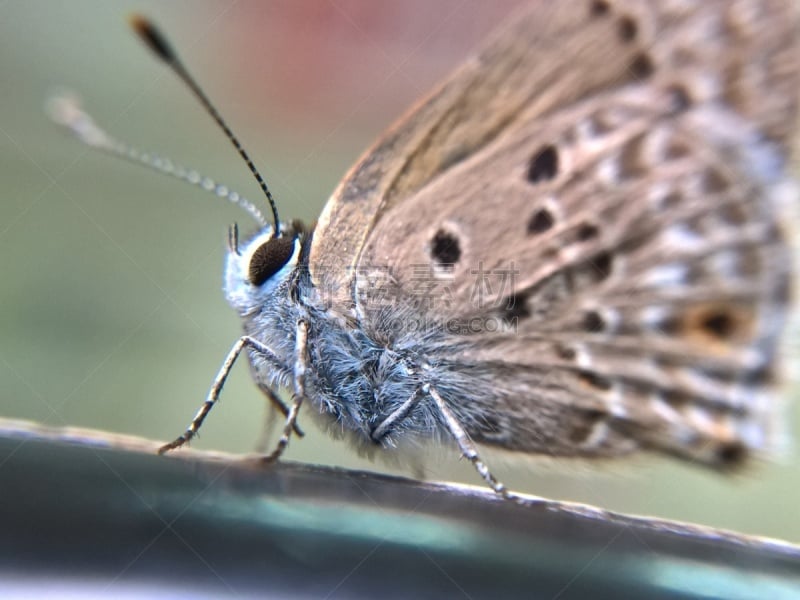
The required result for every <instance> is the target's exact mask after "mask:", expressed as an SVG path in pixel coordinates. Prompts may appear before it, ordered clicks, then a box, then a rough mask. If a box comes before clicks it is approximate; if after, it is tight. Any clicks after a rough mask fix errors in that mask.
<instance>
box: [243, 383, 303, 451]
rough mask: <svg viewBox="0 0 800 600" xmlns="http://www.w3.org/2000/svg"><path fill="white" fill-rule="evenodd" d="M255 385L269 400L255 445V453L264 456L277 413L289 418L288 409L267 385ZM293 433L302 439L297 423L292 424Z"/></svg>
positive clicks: (273, 429) (301, 432) (276, 420)
mask: <svg viewBox="0 0 800 600" xmlns="http://www.w3.org/2000/svg"><path fill="white" fill-rule="evenodd" d="M256 385H257V386H258V389H260V390H261V391H262V392H264V395H265V396H266V397H267V400H269V403H268V404H267V405H266V407H265V411H264V424H263V425H262V427H261V435H260V436H259V439H258V442H257V443H256V445H255V452H257V453H258V454H265V453H266V449H267V447H268V446H269V445H270V439H271V437H272V433H273V432H274V431H275V425H276V424H277V422H278V419H277V415H278V413H280V414H282V415H283V417H284V419H285V418H286V417H288V416H289V407H288V406H287V405H286V403H285V402H284V401H283V400H281V399H280V397H278V394H276V393H275V392H274V391H272V388H271V387H269V386H268V385H267V384H265V383H261V382H256ZM294 433H295V435H297V436H298V437H303V436H304V435H305V433H304V432H303V430H302V429H301V428H300V425H298V424H297V423H295V424H294Z"/></svg>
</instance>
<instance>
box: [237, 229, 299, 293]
mask: <svg viewBox="0 0 800 600" xmlns="http://www.w3.org/2000/svg"><path fill="white" fill-rule="evenodd" d="M293 251H294V238H290V237H283V238H278V239H271V240H269V241H267V242H265V243H263V244H261V245H260V246H259V247H258V249H257V250H256V251H255V252H254V253H253V258H251V259H250V267H249V271H248V279H249V280H250V283H252V284H253V285H262V284H264V283H265V282H266V281H267V280H268V279H269V278H270V277H272V276H273V275H275V273H277V272H278V271H280V270H281V268H282V267H283V266H284V265H285V264H286V263H287V262H289V259H290V258H291V257H292V252H293Z"/></svg>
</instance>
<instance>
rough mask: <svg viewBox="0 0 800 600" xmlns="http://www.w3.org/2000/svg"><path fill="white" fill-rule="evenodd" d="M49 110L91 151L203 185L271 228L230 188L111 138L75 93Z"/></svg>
mask: <svg viewBox="0 0 800 600" xmlns="http://www.w3.org/2000/svg"><path fill="white" fill-rule="evenodd" d="M45 110H46V111H47V114H48V116H49V117H50V118H51V119H52V120H53V121H54V122H56V123H57V124H58V125H61V126H62V127H65V128H67V129H68V130H69V131H70V133H71V134H72V135H74V136H75V137H76V138H78V141H79V142H82V143H84V144H86V145H87V146H89V147H90V148H95V149H97V150H100V151H102V152H106V153H108V154H111V155H113V156H116V157H118V158H121V159H123V160H127V161H130V162H132V163H136V164H138V165H141V166H143V167H147V168H149V169H154V170H156V171H158V172H159V173H163V174H164V175H169V176H171V177H175V178H176V179H180V180H181V181H185V182H186V183H191V184H192V185H196V186H199V187H200V188H201V189H202V190H204V191H206V192H211V193H213V194H214V195H216V196H217V197H219V198H225V199H226V200H228V202H231V203H233V204H235V205H237V206H239V207H240V208H243V209H244V210H246V211H247V212H248V213H250V216H252V217H253V218H254V219H255V220H256V221H258V222H259V224H260V225H261V226H262V227H266V226H267V219H266V218H264V215H263V214H262V213H261V211H260V210H258V208H256V206H255V205H254V204H253V203H252V202H250V201H249V200H248V199H247V198H245V197H243V196H240V195H239V194H238V193H237V192H234V191H233V190H231V189H230V188H229V187H228V186H226V185H223V184H221V183H217V182H215V181H214V180H213V179H211V178H210V177H205V176H203V175H201V174H200V173H198V172H197V171H195V170H194V169H189V168H187V167H183V166H181V165H177V164H175V163H173V162H172V161H171V160H170V159H168V158H166V157H163V156H159V155H157V154H155V153H151V152H143V151H141V150H139V149H137V148H134V147H133V146H129V145H128V144H125V143H123V142H120V141H119V140H116V139H114V138H113V137H111V136H110V135H109V134H108V133H106V132H105V131H104V130H103V129H102V128H101V127H100V126H99V125H97V123H95V121H94V119H93V118H92V117H91V115H89V114H88V113H86V112H84V110H83V109H82V108H81V105H80V101H79V100H78V97H77V96H76V95H75V94H73V93H71V92H66V91H65V92H61V93H58V94H54V95H53V96H51V97H50V98H49V99H48V100H47V104H46V105H45Z"/></svg>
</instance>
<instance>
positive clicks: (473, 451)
mask: <svg viewBox="0 0 800 600" xmlns="http://www.w3.org/2000/svg"><path fill="white" fill-rule="evenodd" d="M422 390H423V392H425V393H427V394H428V395H430V397H431V398H433V401H434V402H435V403H436V408H438V409H439V412H440V413H441V415H442V416H443V417H444V420H445V423H446V424H447V429H448V430H449V431H450V434H451V435H452V436H453V437H454V438H455V440H456V443H457V444H458V447H459V449H460V450H461V454H462V455H463V456H464V457H465V458H466V459H467V460H469V461H470V462H471V463H472V465H473V466H474V467H475V470H476V471H478V473H479V474H480V476H481V477H483V479H484V481H486V483H488V484H489V486H490V487H491V488H492V489H493V490H494V491H495V492H497V493H498V494H500V495H501V496H503V497H504V498H508V497H509V493H508V490H507V489H506V486H504V485H503V484H502V483H501V482H500V481H498V480H497V478H495V476H494V475H492V473H491V471H489V467H487V466H486V463H484V462H483V461H482V460H481V457H480V456H478V450H477V448H475V444H473V443H472V440H470V439H469V436H468V435H467V432H466V431H464V428H463V427H462V426H461V423H459V422H458V419H456V417H455V415H454V414H453V413H452V412H451V411H450V409H449V408H448V407H447V404H446V403H445V401H444V399H443V398H442V397H441V396H440V395H439V392H437V391H436V389H435V388H433V387H431V386H430V385H429V384H425V385H424V386H423V388H422Z"/></svg>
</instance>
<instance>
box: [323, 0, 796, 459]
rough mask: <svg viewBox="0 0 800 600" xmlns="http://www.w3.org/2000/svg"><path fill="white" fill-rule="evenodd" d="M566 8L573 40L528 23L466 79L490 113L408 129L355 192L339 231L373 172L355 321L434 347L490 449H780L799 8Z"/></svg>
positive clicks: (441, 380) (699, 452)
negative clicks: (408, 328)
mask: <svg viewBox="0 0 800 600" xmlns="http://www.w3.org/2000/svg"><path fill="white" fill-rule="evenodd" d="M540 4H545V5H549V3H540ZM553 4H556V3H553ZM558 4H559V5H566V4H569V6H570V9H569V10H567V11H566V12H565V13H564V14H560V13H559V14H558V15H557V16H558V18H559V19H564V23H566V22H569V23H570V24H571V25H570V26H566V25H564V26H563V27H560V28H557V29H556V33H554V34H553V35H554V37H552V38H548V37H547V36H548V35H549V33H548V31H549V28H548V27H546V26H544V25H543V24H541V23H539V22H538V21H537V20H536V15H537V13H536V10H546V9H543V8H541V7H539V8H538V9H534V10H532V11H531V12H530V13H528V14H527V15H525V16H524V17H523V18H522V19H519V20H518V21H517V22H516V24H515V25H512V27H511V28H510V29H509V30H507V31H506V33H505V34H503V35H504V36H510V37H511V38H513V39H506V38H504V37H503V36H501V37H500V38H497V39H496V40H495V42H494V44H495V45H494V46H490V47H489V50H487V51H486V53H484V55H481V56H482V57H483V58H479V59H478V60H477V61H476V62H475V63H471V64H470V65H469V66H468V67H467V70H465V71H462V72H461V73H460V74H459V75H457V76H456V79H455V80H454V82H456V83H459V79H460V78H466V77H467V74H468V76H469V78H470V82H469V86H465V87H464V89H463V90H462V92H461V94H462V96H467V97H470V92H468V91H467V90H468V89H473V88H475V89H479V90H484V91H488V90H489V89H491V90H492V94H491V101H487V103H486V104H485V105H482V104H480V103H477V104H474V103H472V102H470V101H468V100H464V101H461V100H460V98H461V97H462V96H459V97H458V98H456V99H454V100H453V101H452V102H451V106H450V108H449V110H446V111H443V112H440V113H437V114H436V119H435V121H436V122H435V123H434V124H433V125H431V124H430V123H428V122H426V127H425V128H423V129H421V126H420V125H419V124H415V122H414V117H412V120H411V121H410V123H411V126H410V129H409V130H407V131H406V130H404V128H403V127H402V126H401V128H400V129H399V130H397V131H395V132H394V133H392V134H390V137H389V138H388V140H389V142H388V144H389V145H388V146H386V148H388V149H389V151H391V149H392V147H393V144H396V143H400V144H401V145H402V144H408V146H403V147H407V148H413V152H412V153H411V156H410V157H407V159H406V160H405V161H404V162H403V163H402V164H398V163H396V162H393V161H389V165H390V167H391V173H390V174H387V171H381V169H385V168H387V167H386V163H385V161H382V160H381V152H382V151H383V150H382V148H383V146H379V147H378V149H377V150H376V153H375V154H372V155H368V156H367V158H366V159H365V160H364V161H363V162H362V163H361V164H360V165H359V166H358V167H357V168H356V171H355V173H354V175H353V177H352V179H351V180H349V181H348V182H345V184H344V186H343V188H342V190H340V194H339V197H338V200H337V206H334V207H331V208H330V210H328V211H327V215H328V217H329V218H330V217H333V220H332V221H330V222H329V223H328V224H327V226H328V227H333V226H334V225H335V220H336V218H335V217H336V215H337V214H338V213H337V211H347V210H349V209H348V208H346V207H347V206H348V202H352V203H354V204H353V206H354V207H357V206H359V203H361V202H362V200H360V196H359V193H358V192H359V187H360V186H363V189H364V190H365V191H367V197H369V194H370V193H372V190H373V188H372V187H371V184H367V185H365V183H364V182H368V181H369V178H367V179H362V178H361V174H362V173H366V172H369V171H370V170H371V169H377V170H378V171H380V172H381V175H380V176H379V177H378V178H377V180H376V181H379V182H380V185H378V189H377V192H376V193H377V196H375V197H373V198H372V200H366V201H364V202H366V203H367V204H368V205H369V207H370V209H371V211H368V212H369V215H368V217H367V218H368V219H369V221H370V227H369V229H368V230H366V231H364V232H363V233H364V236H365V238H364V239H360V240H359V241H358V243H357V244H356V245H355V246H354V248H353V256H351V257H350V258H348V259H347V260H350V261H353V260H355V261H356V262H355V265H356V271H357V272H358V276H357V280H356V288H357V289H356V295H355V299H356V301H357V308H358V310H359V311H360V314H361V315H362V316H363V318H365V320H366V321H367V323H368V326H369V328H371V329H372V330H373V331H374V332H375V334H376V335H381V334H383V335H386V334H387V332H386V331H385V330H387V328H388V325H387V319H386V315H387V314H391V312H388V313H387V311H386V310H375V307H376V306H377V305H376V303H377V304H381V303H385V302H386V301H387V299H389V300H391V301H396V299H401V300H402V301H403V302H404V303H405V304H406V305H411V306H413V307H414V308H413V309H411V310H408V309H403V311H402V312H401V313H398V314H401V315H402V316H403V318H404V319H407V320H409V321H410V320H413V319H423V320H424V323H423V326H424V327H427V328H428V329H426V331H429V330H430V329H431V326H432V324H433V328H434V329H435V328H436V327H439V328H440V331H441V332H443V333H442V335H441V336H440V337H439V338H437V337H436V336H434V335H431V336H427V337H426V336H420V335H419V334H417V338H416V339H419V340H420V341H421V342H422V345H421V347H420V350H421V351H422V352H423V353H424V354H425V357H426V360H428V362H430V363H431V364H432V365H434V373H435V374H434V375H432V377H434V378H438V379H436V382H437V384H438V385H439V386H440V387H441V388H443V389H445V390H448V391H450V392H452V393H450V394H449V396H448V398H447V399H448V401H449V402H450V403H451V405H452V406H453V410H454V412H455V413H456V414H457V415H458V417H459V418H460V419H461V420H462V422H463V423H464V425H465V427H467V429H468V430H469V431H470V433H471V434H472V435H473V436H474V437H475V438H476V439H478V440H481V441H484V442H487V443H492V444H495V445H498V446H503V447H506V448H509V449H514V450H523V451H536V452H546V453H552V454H585V455H598V454H617V453H620V452H624V451H627V450H631V449H633V448H635V447H640V446H644V447H651V448H658V449H660V450H662V451H665V452H670V453H675V454H680V455H683V456H685V457H689V458H692V459H696V460H699V461H702V462H705V463H711V464H735V463H738V462H740V459H742V458H743V457H744V456H746V455H748V454H749V451H750V450H753V449H755V450H758V449H762V448H764V447H765V446H767V445H768V441H769V439H770V435H771V424H770V423H771V419H772V418H773V417H774V414H775V406H774V399H773V397H772V395H771V393H770V384H771V383H772V382H773V380H774V369H773V366H774V358H775V356H774V355H775V353H776V345H777V338H778V334H779V333H780V330H781V328H782V327H783V322H784V317H785V314H786V311H787V304H788V300H789V256H788V247H787V244H786V242H785V241H784V235H785V232H784V231H782V225H783V223H782V221H781V210H782V206H783V205H784V204H785V203H786V202H787V201H790V200H793V199H794V196H793V188H792V186H791V185H790V184H789V183H788V182H787V179H786V168H787V167H786V165H787V160H788V154H789V146H790V141H791V138H792V136H793V135H794V124H795V122H796V117H797V93H798V89H800V75H798V68H799V64H798V52H797V48H798V46H797V35H796V31H797V30H796V19H795V15H794V10H793V5H791V4H790V3H789V2H784V1H779V0H775V1H768V0H764V1H754V0H753V1H737V2H728V1H713V2H712V1H709V2H696V3H687V2H678V1H675V2H668V1H667V2H619V3H617V2H602V1H594V2H580V3H558ZM578 5H580V6H581V7H583V10H579V9H578V8H577V7H578ZM537 6H538V5H537ZM525 19H530V20H529V21H526V20H525ZM558 22H559V23H561V21H558ZM588 32H591V33H588ZM587 35H588V36H590V37H592V38H593V39H592V40H591V42H590V41H588V40H587V39H586V36H587ZM503 40H505V41H503ZM504 44H505V45H504ZM501 49H502V51H504V52H511V53H513V58H505V59H503V58H502V57H497V56H496V55H495V54H493V52H496V51H500V50H501ZM545 49H546V50H545ZM540 51H545V52H546V54H545V55H541V54H539V52H540ZM548 51H549V53H547V52H548ZM487 56H488V58H486V57H487ZM595 59H597V60H595ZM482 61H483V62H482ZM493 61H494V62H493ZM498 62H499V63H503V64H504V66H506V67H508V68H507V69H506V71H505V72H504V73H503V74H502V77H500V78H499V79H497V78H495V75H497V72H496V65H497V64H498ZM506 62H512V63H514V65H516V66H519V67H520V68H521V70H517V69H516V68H514V67H511V66H509V65H507V64H505V63H506ZM587 69H588V71H591V72H592V73H593V74H594V76H593V77H590V79H591V81H588V80H587V77H589V76H588V75H587ZM462 83H463V82H462ZM451 85H452V82H451ZM444 89H445V91H447V90H448V89H449V88H447V87H445V88H444ZM440 93H441V92H440ZM435 102H436V97H434V104H435ZM506 102H508V103H509V105H508V106H507V105H506ZM434 108H440V107H434ZM429 110H433V108H430V107H428V106H427V105H424V106H423V108H422V109H421V112H419V113H417V116H419V115H422V116H423V117H424V119H431V118H432V117H431V116H430V114H429V113H426V112H425V111H429ZM501 115H502V116H501ZM424 119H423V120H424ZM478 121H480V122H481V124H478V125H476V123H477V122H478ZM484 122H485V126H484ZM491 123H494V125H493V126H491V125H490V124H491ZM458 127H462V128H464V127H466V128H467V129H470V128H472V127H478V128H479V129H480V128H483V131H482V134H481V135H475V136H472V135H468V134H465V135H464V136H461V137H460V136H459V135H458V134H457V133H451V130H453V131H457V128H458ZM406 136H408V137H406ZM398 140H399V141H398ZM372 159H374V161H375V162H374V163H373V160H372ZM358 182H360V183H358ZM360 246H363V247H360ZM359 247H360V248H359ZM409 302H410V303H409ZM413 327H415V328H416V327H418V325H417V324H413ZM407 333H408V332H407ZM408 335H409V336H410V333H409V334H408ZM389 337H390V338H391V336H389ZM392 339H394V340H395V342H398V343H409V339H414V338H413V336H412V337H406V338H402V335H401V336H400V337H397V336H395V337H394V338H392ZM459 394H460V395H461V397H458V396H459Z"/></svg>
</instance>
